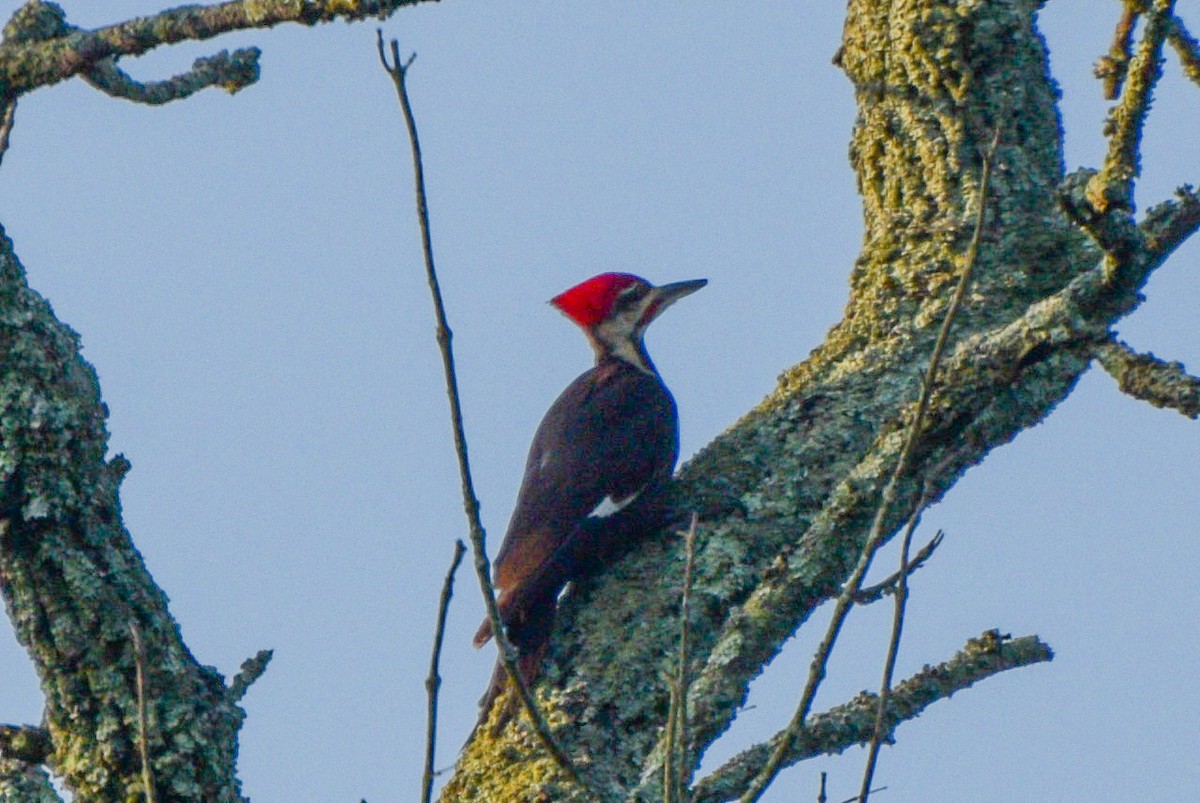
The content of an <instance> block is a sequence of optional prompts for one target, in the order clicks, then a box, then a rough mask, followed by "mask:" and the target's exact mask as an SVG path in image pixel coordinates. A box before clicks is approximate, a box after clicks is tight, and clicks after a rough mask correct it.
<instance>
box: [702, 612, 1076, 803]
mask: <svg viewBox="0 0 1200 803" xmlns="http://www.w3.org/2000/svg"><path fill="white" fill-rule="evenodd" d="M1053 658H1054V652H1053V651H1052V650H1051V649H1050V647H1049V646H1048V645H1046V644H1045V643H1044V642H1042V641H1041V640H1040V639H1039V638H1037V637H1036V636H1023V637H1021V638H1016V639H1014V638H1011V637H1009V636H1004V635H1001V634H1000V633H999V632H997V631H995V630H991V631H988V632H986V633H984V634H983V635H982V636H980V637H979V638H975V639H971V640H970V641H968V642H967V644H966V646H965V647H964V648H963V649H962V650H960V651H959V652H958V653H957V654H956V655H954V657H952V658H951V659H950V660H948V661H946V662H944V663H941V664H938V665H937V666H930V667H926V668H925V669H923V670H922V671H920V672H918V673H917V674H915V675H913V676H912V677H910V678H908V679H907V680H905V681H903V682H901V683H899V684H897V685H896V687H895V688H894V689H893V690H892V694H891V698H890V700H889V701H888V705H887V712H886V718H885V725H886V730H887V738H888V740H889V741H890V740H891V739H892V738H893V736H894V733H895V730H896V728H897V727H898V726H899V725H900V724H901V723H903V722H906V721H908V720H911V719H915V718H916V717H918V716H920V714H921V713H922V712H923V711H924V710H925V709H926V708H928V707H929V706H930V705H932V704H933V703H935V702H937V701H938V700H944V699H946V698H948V697H950V696H951V695H952V694H954V693H955V692H958V691H962V690H963V689H966V688H969V687H970V686H972V685H974V684H975V683H978V682H979V681H981V680H984V679H985V678H989V677H992V676H993V675H998V674H999V673H1001V672H1005V671H1008V670H1010V669H1016V668H1018V667H1022V666H1029V665H1031V664H1036V663H1041V662H1043V661H1049V660H1052V659H1053ZM877 705H878V698H877V697H876V696H875V695H874V694H868V693H867V692H863V693H862V694H860V695H858V697H856V698H854V699H853V700H851V701H850V702H848V703H845V704H844V705H840V706H838V707H837V708H833V709H831V710H829V711H827V712H825V713H824V714H819V715H817V716H814V717H812V718H811V719H810V720H809V722H808V723H807V726H806V727H805V728H804V730H802V731H801V732H800V733H799V734H796V737H795V738H794V739H790V746H789V748H788V750H787V751H786V752H785V754H784V756H783V759H782V761H783V763H784V764H785V765H786V766H791V765H793V764H796V763H798V762H800V761H804V760H806V759H809V758H813V757H815V756H819V755H833V754H837V753H841V752H842V751H843V750H845V749H846V748H848V747H853V746H855V745H861V744H865V743H866V742H867V741H868V740H869V739H870V738H871V732H872V730H873V728H874V724H875V713H876V708H877ZM785 740H789V734H788V732H787V731H781V732H780V733H778V734H776V735H775V736H774V737H772V738H771V739H770V740H769V741H768V742H765V743H763V744H759V745H755V746H754V747H751V748H750V749H749V750H746V751H744V752H742V753H740V754H738V755H737V756H735V757H733V758H732V759H730V760H729V761H728V762H726V763H725V764H724V765H722V766H721V767H719V768H718V769H717V770H716V771H714V772H713V773H712V774H711V775H709V776H708V777H706V778H704V779H703V780H701V781H700V782H699V783H697V784H696V786H695V789H694V791H693V796H692V800H693V803H720V802H721V801H728V800H736V799H737V797H738V794H739V791H740V790H741V789H744V788H745V787H746V786H747V785H748V784H749V783H750V781H751V779H753V778H754V777H755V776H756V775H758V774H759V773H760V772H761V770H762V768H763V767H764V766H765V765H766V763H767V762H768V761H770V757H771V754H772V753H773V752H774V751H775V750H776V749H777V748H778V745H779V744H781V743H782V742H783V741H785Z"/></svg>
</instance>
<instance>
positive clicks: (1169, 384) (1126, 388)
mask: <svg viewBox="0 0 1200 803" xmlns="http://www.w3.org/2000/svg"><path fill="white" fill-rule="evenodd" d="M1095 353H1096V359H1097V360H1099V361H1100V364H1101V365H1103V366H1104V370H1105V371H1108V373H1109V374H1111V375H1112V378H1113V379H1115V380H1117V386H1118V387H1119V388H1120V389H1121V392H1122V393H1127V394H1129V395H1130V396H1132V397H1133V398H1135V399H1141V400H1142V401H1145V402H1149V403H1150V404H1152V405H1154V406H1155V407H1162V408H1166V409H1169V410H1177V411H1179V412H1180V413H1183V414H1184V415H1186V416H1187V417H1188V418H1193V419H1194V418H1197V417H1200V379H1198V378H1196V377H1194V376H1191V375H1189V374H1188V373H1187V369H1185V368H1184V365H1183V363H1180V362H1166V361H1165V360H1160V359H1159V358H1158V357H1155V356H1154V355H1153V354H1138V353H1137V352H1136V351H1134V350H1133V349H1131V348H1130V347H1129V345H1128V344H1127V343H1125V342H1123V341H1119V340H1116V339H1115V338H1114V339H1112V340H1107V341H1105V342H1103V343H1100V344H1099V345H1097V346H1096V350H1095Z"/></svg>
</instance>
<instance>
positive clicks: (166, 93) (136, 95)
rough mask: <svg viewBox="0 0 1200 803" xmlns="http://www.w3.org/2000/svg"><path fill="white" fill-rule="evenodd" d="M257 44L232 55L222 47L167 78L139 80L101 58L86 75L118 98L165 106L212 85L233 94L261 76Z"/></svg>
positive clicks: (92, 82)
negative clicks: (182, 71) (185, 69)
mask: <svg viewBox="0 0 1200 803" xmlns="http://www.w3.org/2000/svg"><path fill="white" fill-rule="evenodd" d="M261 55H262V51H261V50H259V49H258V48H257V47H248V48H242V49H240V50H235V51H234V52H233V54H232V55H230V53H229V51H228V50H222V51H221V52H220V53H216V54H214V55H212V56H207V57H205V58H198V59H196V60H195V61H194V62H193V63H192V68H191V69H190V70H188V71H187V72H185V73H181V74H179V75H176V76H175V77H173V78H168V79H167V80H165V81H146V82H144V83H143V82H139V81H135V80H134V79H133V78H131V77H130V76H129V74H128V73H126V72H125V71H124V70H122V69H120V68H119V67H117V65H116V63H115V62H114V61H113V60H112V59H105V60H103V61H99V62H97V63H96V64H95V66H93V67H92V68H90V69H89V70H87V71H86V72H85V73H84V74H83V79H84V80H85V81H87V82H88V83H89V84H91V85H92V86H93V87H95V88H96V89H99V90H100V91H101V92H103V93H105V94H106V95H110V96H111V97H114V98H122V99H124V100H131V101H133V102H135V103H144V104H146V105H148V106H161V105H162V104H164V103H170V102H171V101H174V100H182V99H184V98H187V97H190V96H191V95H194V94H195V93H197V92H199V91H200V90H201V89H205V88H207V87H210V86H215V87H220V88H222V89H224V90H225V91H226V92H229V93H230V94H234V93H236V92H239V91H241V90H243V89H245V88H246V87H248V86H250V84H252V83H254V82H255V81H257V80H258V76H259V65H258V59H259V56H261Z"/></svg>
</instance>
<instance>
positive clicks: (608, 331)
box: [550, 273, 708, 373]
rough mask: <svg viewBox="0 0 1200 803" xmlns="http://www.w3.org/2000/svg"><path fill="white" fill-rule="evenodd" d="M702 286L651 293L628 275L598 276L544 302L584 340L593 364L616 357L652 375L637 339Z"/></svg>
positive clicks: (650, 287)
mask: <svg viewBox="0 0 1200 803" xmlns="http://www.w3.org/2000/svg"><path fill="white" fill-rule="evenodd" d="M706 284H708V280H707V279H692V280H690V281H686V282H673V283H671V284H664V285H661V286H659V287H655V286H654V285H652V284H650V282H648V281H646V280H645V279H642V278H639V277H637V276H634V275H632V274H629V273H601V274H600V275H599V276H593V277H592V278H590V279H588V280H587V281H585V282H582V283H580V284H577V285H575V286H574V287H572V288H571V289H570V290H566V291H564V292H562V293H559V294H558V295H557V296H555V297H554V298H552V299H550V303H551V304H553V305H554V306H556V307H558V309H559V310H561V311H562V312H563V314H564V315H566V316H567V317H568V318H570V319H571V320H573V321H574V322H575V323H577V324H579V326H580V327H582V328H583V331H584V332H585V333H586V334H587V336H588V341H589V342H590V343H591V344H592V349H593V350H594V351H595V352H596V359H597V360H601V359H604V358H605V357H609V356H612V357H618V358H620V359H623V360H625V361H626V362H628V363H630V364H632V365H634V366H635V367H637V368H640V369H641V370H643V371H645V372H647V373H653V372H654V366H653V364H652V363H651V362H650V358H649V357H648V356H647V355H646V349H645V347H644V346H643V345H642V335H643V333H645V331H646V327H647V326H649V325H650V322H651V321H653V320H654V319H655V318H657V317H658V316H659V315H661V314H662V312H663V310H665V309H666V308H667V307H669V306H671V305H672V304H673V303H675V302H676V301H678V300H679V299H681V298H683V297H684V296H686V295H689V294H691V293H694V292H696V291H697V290H699V289H700V288H701V287H703V286H704V285H706Z"/></svg>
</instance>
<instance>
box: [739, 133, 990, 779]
mask: <svg viewBox="0 0 1200 803" xmlns="http://www.w3.org/2000/svg"><path fill="white" fill-rule="evenodd" d="M999 142H1000V129H999V128H997V129H996V132H995V134H994V135H993V137H992V142H991V145H990V146H989V147H988V151H987V153H986V154H985V155H984V158H983V167H982V171H981V175H980V179H979V199H978V209H977V210H976V216H975V231H974V233H973V234H972V236H971V242H970V244H969V245H968V246H967V252H966V254H965V256H964V260H963V261H964V264H963V269H962V274H961V275H960V276H959V280H958V285H957V287H955V289H954V295H953V297H952V298H951V299H950V305H949V306H948V307H947V309H946V315H945V317H944V318H943V319H942V326H941V329H940V331H939V332H938V336H937V340H936V341H934V344H933V353H932V354H931V355H930V357H929V365H928V367H927V368H926V370H925V376H924V379H923V381H922V383H921V394H920V397H919V398H918V399H917V408H916V411H915V412H914V414H913V420H912V424H911V426H910V427H909V430H908V435H907V437H906V438H905V441H904V445H903V447H902V448H901V450H900V456H899V457H898V458H897V460H896V467H895V469H894V470H893V471H892V475H891V477H890V478H889V479H888V482H887V485H885V486H884V489H883V493H882V494H881V495H880V500H879V507H878V508H877V509H876V511H875V520H874V521H873V522H872V524H871V530H870V533H869V534H868V536H867V540H866V542H865V543H864V544H863V548H862V552H861V553H860V555H859V559H858V563H857V565H855V567H854V570H853V571H852V572H851V574H850V577H849V579H848V580H847V581H846V583H845V584H844V585H843V586H842V591H841V593H840V594H838V598H837V601H836V603H835V604H834V610H833V619H832V621H830V623H829V627H828V629H827V630H826V631H825V636H824V638H822V639H821V643H820V645H818V647H817V652H816V654H815V655H814V656H813V660H812V666H811V668H810V669H809V674H808V680H807V682H806V683H805V687H804V693H803V694H802V695H801V698H800V703H799V705H797V706H796V712H795V714H793V716H792V720H791V722H790V723H789V724H788V727H787V729H786V731H785V732H784V737H783V738H782V739H780V740H779V743H778V744H777V745H776V747H775V750H774V751H773V752H772V754H771V758H770V760H768V762H767V763H766V765H765V766H764V767H763V768H762V770H761V771H760V772H759V773H758V775H756V776H755V778H754V780H753V781H751V783H750V785H749V786H748V787H747V789H746V791H745V792H744V793H743V794H742V796H741V803H754V801H757V800H758V799H759V798H760V797H761V796H762V793H763V792H764V791H765V790H766V788H767V786H768V785H770V783H771V781H773V780H774V779H775V776H776V775H777V774H778V773H779V770H780V769H781V768H782V765H783V760H784V758H785V757H786V756H787V755H788V753H789V751H790V750H791V747H792V743H793V742H794V741H795V739H796V736H797V734H799V733H800V731H801V730H802V729H803V728H804V721H805V719H806V718H807V717H808V712H809V710H810V709H811V708H812V702H813V698H815V697H816V694H817V689H818V688H819V687H820V685H821V681H822V680H824V678H825V669H826V666H827V664H828V661H829V656H830V654H831V653H832V652H833V646H834V644H835V643H836V642H837V637H838V634H839V633H840V632H841V629H842V625H843V624H845V621H846V616H847V615H848V614H849V612H850V609H851V608H852V607H853V606H854V598H855V596H856V595H857V594H858V592H859V590H860V589H861V588H862V581H863V577H865V576H866V573H867V569H869V568H870V566H871V559H872V558H873V557H874V556H875V552H876V550H878V549H879V545H880V544H881V543H882V542H883V538H884V535H885V533H884V526H885V523H886V521H887V515H888V512H889V511H890V509H891V507H892V505H893V504H894V503H895V499H896V488H897V486H898V485H899V484H900V479H901V478H902V477H903V476H904V474H905V472H907V471H908V466H909V462H910V460H911V457H912V453H913V450H914V449H915V448H916V445H917V441H918V440H919V439H920V436H921V431H922V428H923V427H924V423H925V413H926V411H927V410H928V409H929V401H930V398H931V397H932V395H933V388H934V385H935V382H936V379H937V370H938V365H939V364H940V363H941V359H942V352H943V351H944V350H945V348H946V343H947V342H948V341H949V339H950V326H951V324H953V323H954V318H955V316H956V315H957V314H958V309H959V307H960V306H962V300H963V297H964V296H965V295H966V292H967V284H968V283H969V281H970V278H971V273H972V271H973V270H974V267H975V260H976V257H977V256H978V254H979V239H980V236H981V235H982V233H983V223H984V218H985V213H986V206H987V203H986V201H987V193H988V185H989V183H990V182H991V175H992V160H993V158H994V156H995V152H996V147H997V145H998V144H999ZM864 803H865V801H864Z"/></svg>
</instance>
